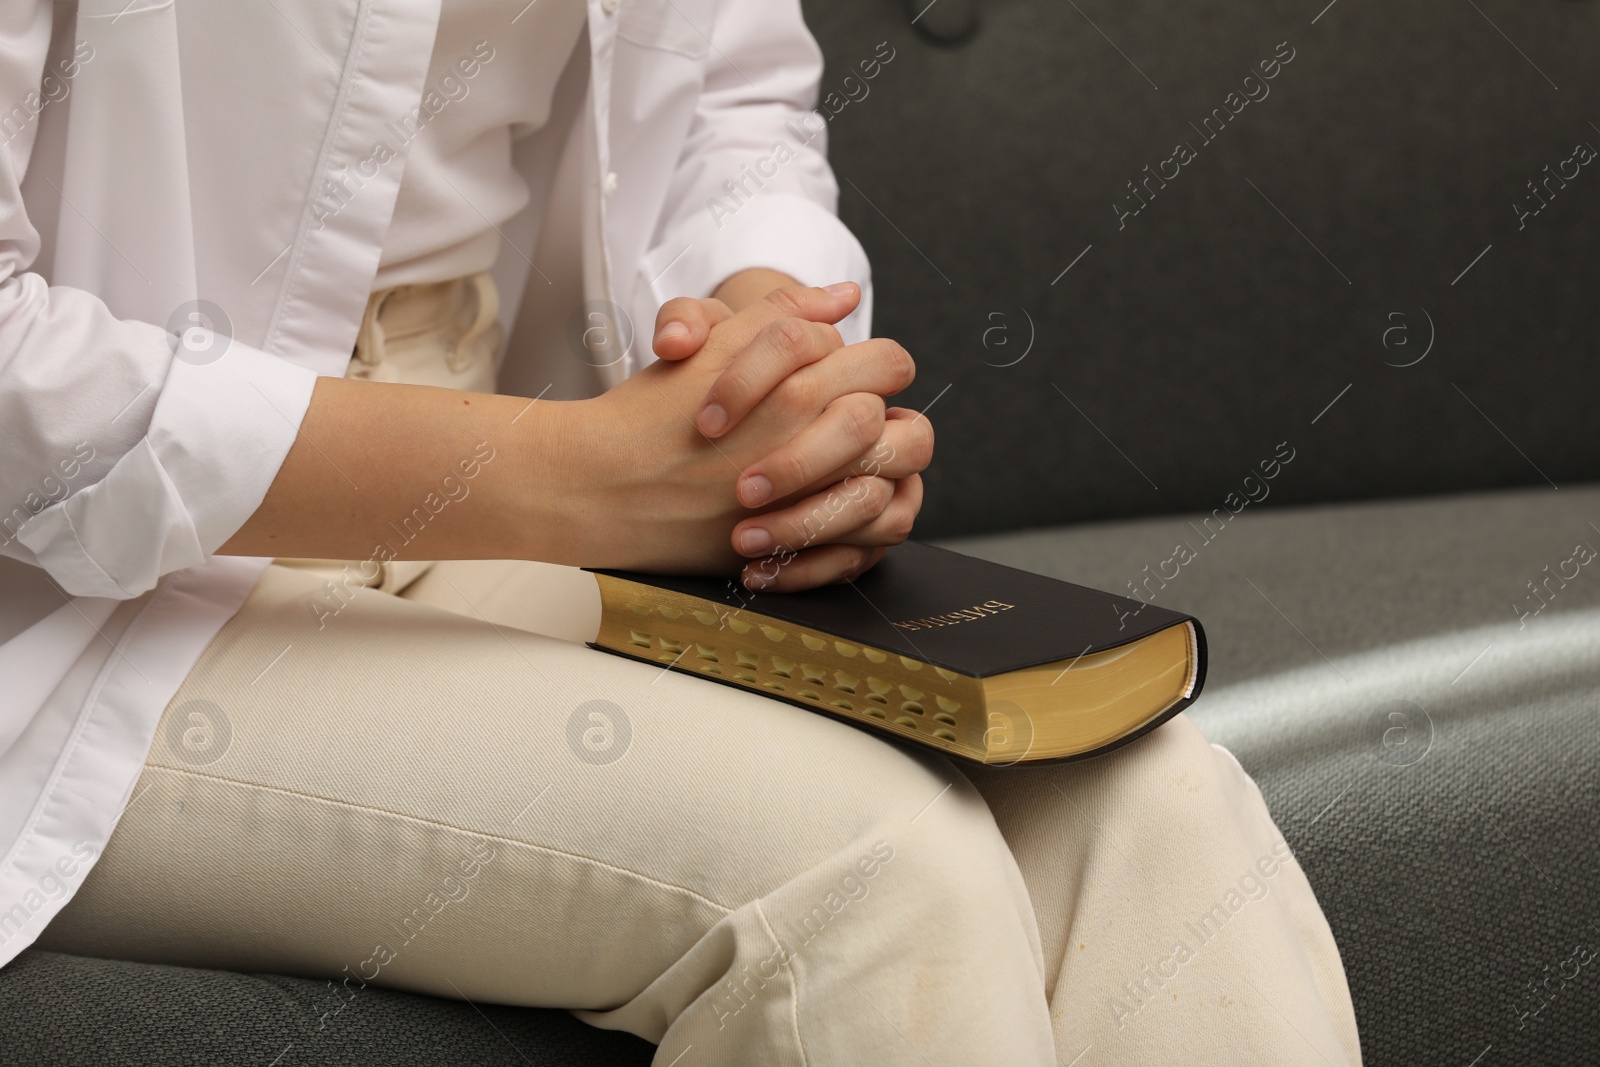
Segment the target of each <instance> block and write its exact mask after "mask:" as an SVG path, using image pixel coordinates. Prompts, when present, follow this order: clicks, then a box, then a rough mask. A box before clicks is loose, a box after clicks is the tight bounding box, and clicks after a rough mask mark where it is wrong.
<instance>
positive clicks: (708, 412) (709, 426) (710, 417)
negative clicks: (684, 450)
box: [700, 404, 728, 437]
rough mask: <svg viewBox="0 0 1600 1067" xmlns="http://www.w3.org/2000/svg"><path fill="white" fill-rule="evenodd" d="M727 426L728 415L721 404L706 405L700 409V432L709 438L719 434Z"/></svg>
mask: <svg viewBox="0 0 1600 1067" xmlns="http://www.w3.org/2000/svg"><path fill="white" fill-rule="evenodd" d="M727 425H728V413H727V412H726V411H724V410H723V409H722V405H721V404H707V405H706V406H705V407H703V408H701V409H700V432H701V433H703V434H705V435H706V436H707V437H710V436H712V435H714V434H719V433H721V432H722V431H723V429H724V428H725V427H726V426H727Z"/></svg>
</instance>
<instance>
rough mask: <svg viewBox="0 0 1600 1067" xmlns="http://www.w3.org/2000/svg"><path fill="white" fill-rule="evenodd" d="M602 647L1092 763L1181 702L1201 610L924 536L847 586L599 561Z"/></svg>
mask: <svg viewBox="0 0 1600 1067" xmlns="http://www.w3.org/2000/svg"><path fill="white" fill-rule="evenodd" d="M594 574H595V577H596V579H597V580H598V582H599V584H600V594H601V600H602V618H601V626H600V633H599V635H598V636H597V637H596V638H595V640H594V641H593V642H591V643H590V644H591V646H592V647H594V648H599V649H603V650H605V651H607V652H614V653H617V654H619V655H624V656H631V657H633V658H635V659H641V660H646V661H648V662H651V663H659V664H662V665H663V666H666V667H670V668H671V669H673V670H676V671H682V672H684V673H687V674H693V675H697V676H699V677H702V678H709V679H711V680H713V681H718V682H723V683H726V684H728V685H737V686H741V687H743V688H746V689H750V690H752V691H754V692H757V693H760V694H762V695H763V696H769V697H772V698H774V699H777V700H784V701H788V702H789V703H791V704H798V705H799V706H801V707H804V708H808V709H810V710H812V711H820V712H823V713H825V714H828V715H833V716H836V717H839V718H842V719H844V720H846V721H848V722H851V723H853V724H855V725H857V726H862V727H865V728H868V729H872V730H876V731H879V732H881V733H884V734H888V735H890V736H893V737H897V738H902V739H904V740H906V741H913V742H917V743H920V744H924V745H927V746H929V747H931V748H934V749H937V750H939V751H940V752H944V753H946V754H947V755H950V756H955V757H957V758H960V759H966V760H973V761H976V762H978V763H984V764H988V765H991V766H1006V765H1013V764H1025V763H1040V762H1046V761H1057V760H1071V759H1085V758H1088V757H1091V756H1096V755H1099V754H1101V753H1103V752H1107V751H1109V750H1111V749H1113V748H1116V747H1117V746H1119V745H1122V744H1126V743H1127V742H1128V741H1131V740H1132V739H1134V738H1136V737H1138V736H1139V735H1141V734H1143V733H1146V732H1148V731H1150V730H1153V729H1155V728H1156V727H1157V726H1159V725H1160V724H1161V723H1163V722H1165V721H1166V720H1167V719H1169V718H1171V717H1172V716H1173V715H1176V714H1177V713H1178V712H1179V711H1181V710H1183V709H1184V708H1185V707H1187V706H1188V705H1189V704H1190V703H1191V702H1192V701H1193V700H1194V698H1195V696H1196V695H1197V694H1198V693H1199V692H1200V687H1201V684H1202V683H1203V682H1204V680H1205V672H1206V644H1205V633H1204V631H1203V630H1202V629H1201V627H1200V623H1199V621H1198V620H1196V619H1194V618H1193V617H1192V616H1189V615H1184V614H1181V613H1179V612H1176V611H1171V610H1168V609H1166V608H1160V607H1156V606H1155V605H1154V604H1146V603H1144V602H1142V601H1138V600H1131V599H1129V598H1127V597H1121V596H1116V595H1115V594H1112V593H1104V592H1100V591H1099V590H1095V589H1089V588H1085V587H1084V586H1080V585H1073V584H1071V583H1070V582H1062V581H1057V580H1055V579H1053V578H1046V577H1042V576H1040V575H1037V574H1030V573H1028V572H1027V571H1021V570H1017V569H1015V568H1012V567H1005V566H1001V565H1000V564H997V563H989V562H987V561H984V560H980V559H974V558H973V557H971V556H964V555H961V554H960V553H957V552H951V551H949V550H947V549H942V548H935V547H933V546H931V545H924V544H920V543H917V542H914V541H908V542H906V543H905V544H902V545H897V546H896V547H894V548H892V549H890V550H889V551H888V553H887V554H886V555H885V556H884V558H883V559H882V560H881V561H880V562H879V563H878V565H877V566H876V567H874V568H873V569H872V570H870V571H868V572H867V573H866V574H864V575H862V576H861V577H860V578H859V579H857V580H856V581H855V582H853V583H848V584H841V585H831V586H825V587H823V588H820V589H812V590H808V591H806V592H803V593H752V592H750V591H749V590H747V589H745V588H744V587H743V586H742V585H741V584H739V583H738V582H737V581H729V580H726V579H718V578H700V577H676V576H665V575H654V574H639V573H635V572H631V571H615V570H597V571H594Z"/></svg>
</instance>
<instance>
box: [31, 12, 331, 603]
mask: <svg viewBox="0 0 1600 1067" xmlns="http://www.w3.org/2000/svg"><path fill="white" fill-rule="evenodd" d="M50 29H51V4H50V3H49V2H48V0H39V2H37V3H34V4H27V3H14V4H7V5H6V8H5V11H4V13H3V14H0V100H6V101H10V100H19V101H23V100H27V99H28V98H29V94H30V93H37V91H38V88H39V86H40V84H41V78H42V74H43V68H44V63H45V56H46V53H47V51H48V48H49V39H50ZM36 126H37V123H36V122H34V123H26V124H22V125H21V126H20V128H18V129H14V130H13V129H7V130H6V131H5V133H4V134H3V136H5V137H6V138H7V140H6V141H5V143H4V144H3V146H0V554H4V555H7V556H10V557H12V558H15V559H20V560H22V561H24V562H27V563H31V564H34V565H36V566H38V567H41V568H43V569H44V570H45V571H46V572H47V573H48V574H49V575H50V576H51V577H52V578H53V579H55V581H56V582H57V583H59V584H60V585H61V587H62V588H63V589H64V590H65V591H66V592H68V593H70V594H73V595H80V596H98V597H112V598H116V599H127V598H130V597H134V596H138V595H139V594H141V593H143V592H145V591H147V590H149V589H150V588H152V587H154V585H155V584H156V582H157V581H158V580H159V579H160V578H161V576H162V575H164V574H167V573H169V572H171V571H175V570H179V569H181V568H183V567H188V566H192V565H194V564H197V563H200V562H202V561H203V560H204V559H205V558H206V556H207V555H209V554H210V553H212V552H214V551H215V550H216V549H217V548H218V547H220V546H221V545H222V543H223V542H225V541H226V540H227V539H228V538H229V537H231V536H232V535H233V534H234V533H235V532H236V531H237V530H238V529H239V527H240V526H242V525H243V524H244V522H245V521H246V520H247V519H248V518H249V517H250V515H251V514H252V513H253V512H254V511H255V509H256V508H257V507H258V506H259V505H260V503H261V501H262V499H263V498H264V497H265V496H266V492H267V488H268V487H269V486H270V485H271V483H272V479H273V478H274V477H275V476H276V474H277V471H278V468H279V467H280V466H281V465H282V463H283V460H284V457H285V456H286V455H287V454H288V451H289V448H290V447H291V446H292V444H293V443H294V439H295V436H296V434H297V433H298V430H299V425H300V421H301V419H302V418H303V417H304V415H305V411H306V408H307V406H308V405H309V403H310V398H311V390H312V387H313V386H314V384H315V381H316V374H315V372H314V371H312V370H310V369H307V368H304V367H300V366H298V365H295V364H293V363H290V362H288V361H286V360H283V359H281V358H279V357H277V356H274V355H271V354H269V353H267V352H264V351H262V350H260V349H258V348H254V347H252V346H250V345H248V344H245V343H243V342H241V341H239V340H237V339H232V338H226V337H222V336H219V335H212V334H210V333H209V332H208V331H206V330H203V329H201V328H200V327H199V326H196V327H194V329H195V330H198V331H199V332H198V333H192V334H187V336H188V338H189V340H190V342H191V345H192V347H190V348H186V347H184V345H183V344H181V343H180V340H179V338H178V337H176V336H175V335H173V334H170V333H168V332H167V330H166V328H165V326H164V325H156V324H153V323H147V322H139V321H135V320H131V319H121V318H118V317H117V316H116V315H114V314H113V313H112V312H111V310H110V309H109V308H108V307H107V306H106V304H105V303H104V302H103V301H102V300H100V299H99V298H98V297H96V296H95V295H94V294H92V293H89V292H86V291H84V290H82V289H74V288H70V287H66V286H51V285H49V284H48V283H47V281H46V280H45V278H44V277H42V276H41V275H40V274H38V273H36V272H33V271H31V270H30V268H31V266H32V265H33V263H34V261H35V260H36V258H37V256H38V253H39V247H40V239H39V234H38V231H37V230H36V229H35V227H34V226H33V224H32V223H31V222H30V221H29V218H28V213H27V210H26V206H25V204H24V202H23V198H22V193H21V179H22V175H23V174H24V172H25V171H26V168H27V164H28V157H29V152H30V149H31V145H32V140H33V136H34V133H35V128H36ZM196 349H198V350H199V351H201V352H203V353H204V355H203V356H196V355H195V350H196ZM219 353H220V354H219Z"/></svg>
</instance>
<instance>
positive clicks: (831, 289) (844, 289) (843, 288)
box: [822, 282, 856, 296]
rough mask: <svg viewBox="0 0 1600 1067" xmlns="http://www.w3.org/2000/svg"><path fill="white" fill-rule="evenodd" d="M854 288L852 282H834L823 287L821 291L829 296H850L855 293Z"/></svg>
mask: <svg viewBox="0 0 1600 1067" xmlns="http://www.w3.org/2000/svg"><path fill="white" fill-rule="evenodd" d="M855 288H856V286H855V283H854V282H834V283H833V284H832V285H825V286H823V287H822V291H823V292H825V293H827V294H828V295H829V296H850V295H852V294H853V293H854V292H855Z"/></svg>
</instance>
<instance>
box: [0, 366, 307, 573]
mask: <svg viewBox="0 0 1600 1067" xmlns="http://www.w3.org/2000/svg"><path fill="white" fill-rule="evenodd" d="M316 380H317V374H316V372H315V371H312V370H310V369H308V368H305V367H301V366H298V365H296V364H293V363H290V362H288V361H287V360H283V359H280V358H278V357H277V356H273V355H269V354H267V353H266V352H263V351H261V350H260V349H257V348H252V347H250V346H249V345H245V344H241V343H239V342H238V341H233V342H231V343H230V344H229V345H228V348H227V350H226V351H225V352H224V353H223V354H222V356H221V357H220V358H218V359H216V360H214V361H213V362H210V363H205V364H198V363H192V362H188V361H186V360H183V359H181V358H175V359H174V360H173V361H172V363H171V365H170V369H169V371H168V373H167V379H166V382H165V384H164V385H163V386H162V389H161V396H160V398H159V399H158V400H157V402H156V407H155V412H154V414H153V415H152V417H151V420H150V427H149V430H148V431H147V432H146V434H145V436H144V437H143V438H141V439H140V441H139V442H138V443H137V444H136V445H135V446H134V447H133V448H131V449H129V450H128V452H126V453H125V454H124V455H123V456H122V457H121V458H120V459H119V460H118V461H117V462H116V464H115V465H114V466H113V467H112V468H111V470H110V471H108V472H107V473H106V475H105V477H104V478H102V479H101V480H100V481H98V482H96V483H95V484H93V485H90V486H86V487H85V488H83V489H81V490H80V491H78V492H77V493H74V494H73V495H72V496H70V497H68V498H67V499H65V500H63V501H61V502H60V503H59V504H56V505H54V506H52V507H49V508H46V509H45V510H44V511H41V512H40V513H39V514H37V515H35V516H34V517H33V518H32V519H30V520H29V521H28V522H27V523H25V524H24V525H23V526H22V527H21V528H20V529H19V530H18V531H17V539H18V540H19V541H21V542H22V543H23V544H24V545H26V546H27V547H28V549H29V550H30V551H32V552H33V554H34V556H35V558H36V560H37V561H38V564H39V566H41V567H43V568H44V569H45V570H46V571H47V572H48V573H49V574H50V576H51V577H52V578H54V579H55V580H56V581H57V582H58V583H60V585H61V587H62V588H63V589H64V590H65V591H66V592H67V593H69V594H71V595H74V596H98V597H114V598H116V599H127V598H130V597H135V596H138V595H140V594H141V593H144V592H145V591H147V590H149V589H152V588H154V586H155V584H156V582H157V581H159V580H160V578H161V576H162V575H164V574H167V573H169V572H171V571H175V570H180V569H182V568H184V567H189V566H193V565H195V564H197V563H201V562H203V561H204V560H205V558H206V557H207V556H209V555H210V554H211V553H212V552H215V551H216V550H217V549H218V548H219V547H221V545H222V544H223V542H225V541H226V540H227V539H228V538H229V537H232V536H233V535H234V533H236V532H237V531H238V530H239V528H240V527H241V526H243V525H244V524H245V522H246V520H248V519H249V518H250V516H251V515H252V514H254V513H255V510H256V508H258V507H260V505H261V501H262V500H263V499H264V498H265V497H266V495H267V489H268V488H269V487H270V486H271V485H272V480H273V479H274V478H275V477H276V476H277V473H278V469H279V468H280V467H281V466H282V465H283V461H284V458H285V457H286V456H287V455H288V454H289V448H290V447H291V446H292V445H293V444H294V439H295V435H296V434H297V433H298V432H299V428H300V423H301V420H302V419H304V418H305V413H306V408H307V407H308V406H309V405H310V403H311V391H312V389H313V387H314V386H315V385H316Z"/></svg>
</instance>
